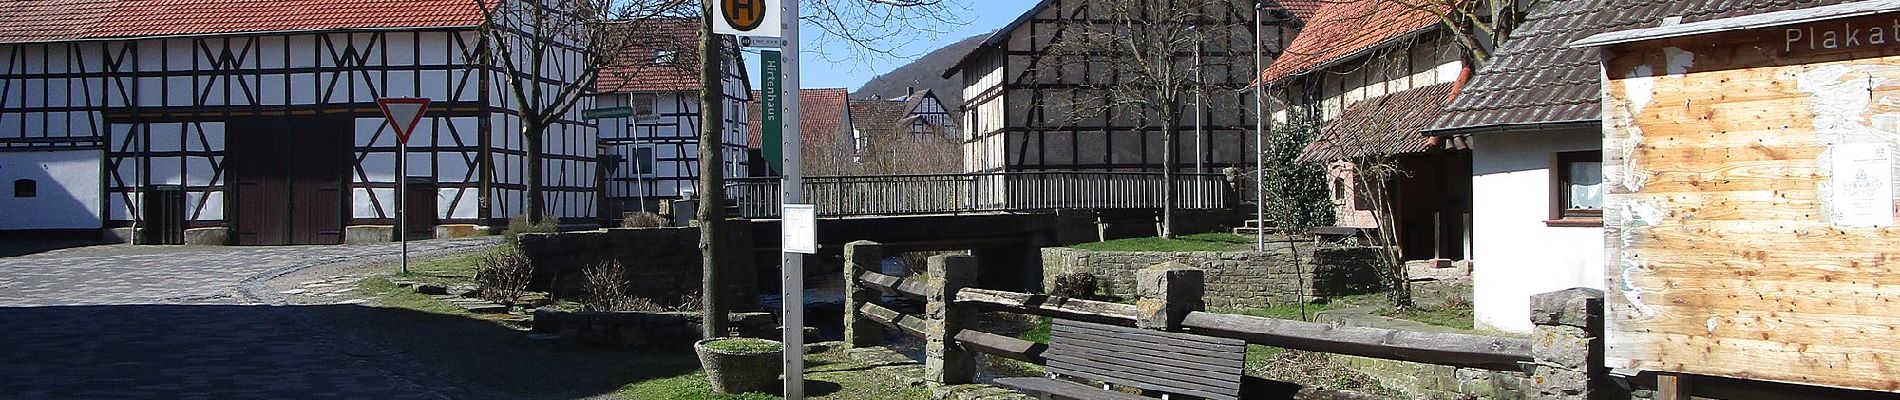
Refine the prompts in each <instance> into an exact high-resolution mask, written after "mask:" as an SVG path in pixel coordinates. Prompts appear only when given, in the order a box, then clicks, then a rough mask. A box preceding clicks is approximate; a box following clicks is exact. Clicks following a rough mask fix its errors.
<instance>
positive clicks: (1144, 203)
mask: <svg viewBox="0 0 1900 400" xmlns="http://www.w3.org/2000/svg"><path fill="white" fill-rule="evenodd" d="M1177 177H1178V179H1177V180H1176V181H1175V185H1174V188H1175V190H1176V193H1177V194H1178V196H1177V198H1176V199H1175V205H1176V206H1177V207H1178V208H1181V209H1218V208H1226V207H1228V202H1229V201H1230V195H1229V194H1230V191H1231V189H1230V188H1229V185H1228V183H1227V179H1226V177H1225V176H1223V175H1220V174H1179V175H1178V176H1177ZM727 182H728V183H727V189H726V191H727V195H728V196H731V197H732V198H733V199H735V200H737V201H738V203H739V213H740V215H742V216H744V217H746V218H774V217H777V216H778V214H779V209H780V206H781V201H780V198H779V180H778V178H777V177H758V178H734V179H730V180H728V181H727ZM1164 187H1165V185H1163V183H1162V180H1161V173H1158V172H1068V171H1038V172H1000V173H980V174H933V175H870V176H813V177H806V178H805V202H807V203H810V204H814V205H817V207H818V214H819V215H821V216H830V217H838V216H862V215H905V214H943V213H958V212H978V211H1039V210H1054V209H1065V208H1084V209H1141V208H1161V205H1162V196H1163V192H1162V190H1163V188H1164Z"/></svg>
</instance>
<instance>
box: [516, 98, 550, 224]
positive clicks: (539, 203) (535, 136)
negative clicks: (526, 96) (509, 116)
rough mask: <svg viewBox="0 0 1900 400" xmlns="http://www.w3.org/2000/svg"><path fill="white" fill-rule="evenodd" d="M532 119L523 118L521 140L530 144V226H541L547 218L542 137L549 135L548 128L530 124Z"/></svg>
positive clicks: (528, 213) (528, 204) (528, 210)
mask: <svg viewBox="0 0 1900 400" xmlns="http://www.w3.org/2000/svg"><path fill="white" fill-rule="evenodd" d="M530 119H532V118H525V117H524V118H522V119H521V120H522V122H521V138H522V139H523V140H526V141H527V142H528V159H527V161H526V162H527V163H528V193H527V196H528V201H527V203H526V205H525V207H527V209H526V210H523V211H525V212H527V215H528V224H529V225H534V224H540V223H541V220H543V219H545V218H546V213H547V206H546V205H545V204H543V203H544V202H545V199H544V196H543V195H542V187H541V186H542V183H541V181H542V179H541V151H542V149H541V148H542V144H541V137H542V135H543V134H545V133H547V130H548V128H547V126H545V125H541V124H539V123H534V122H529V120H530Z"/></svg>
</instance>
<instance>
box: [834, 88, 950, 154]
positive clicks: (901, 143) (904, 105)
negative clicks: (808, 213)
mask: <svg viewBox="0 0 1900 400" xmlns="http://www.w3.org/2000/svg"><path fill="white" fill-rule="evenodd" d="M851 121H852V129H851V133H852V138H853V149H854V150H855V151H856V153H855V157H854V160H855V161H856V167H857V170H858V172H857V174H859V175H865V174H945V173H956V172H961V170H962V164H961V162H962V156H961V155H962V141H961V138H960V135H958V133H957V130H956V125H954V124H953V123H954V120H953V119H952V118H951V117H950V113H949V111H948V110H945V109H944V107H943V103H942V102H941V101H939V100H938V99H937V96H936V94H934V93H932V92H931V91H930V90H929V89H925V90H919V91H914V92H911V94H909V95H906V96H904V97H900V98H895V99H852V100H851Z"/></svg>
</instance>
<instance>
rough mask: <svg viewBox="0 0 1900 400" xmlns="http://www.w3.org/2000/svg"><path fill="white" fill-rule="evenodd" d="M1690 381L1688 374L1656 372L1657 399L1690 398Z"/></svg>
mask: <svg viewBox="0 0 1900 400" xmlns="http://www.w3.org/2000/svg"><path fill="white" fill-rule="evenodd" d="M1689 382H1690V380H1689V376H1688V375H1680V374H1674V373H1667V372H1665V373H1658V374H1656V400H1689V393H1691V392H1692V390H1690V389H1689V387H1690V384H1689Z"/></svg>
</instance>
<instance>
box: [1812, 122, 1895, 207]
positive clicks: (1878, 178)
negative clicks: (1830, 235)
mask: <svg viewBox="0 0 1900 400" xmlns="http://www.w3.org/2000/svg"><path fill="white" fill-rule="evenodd" d="M1892 147H1893V146H1892V145H1889V144H1886V143H1846V144H1839V145H1835V146H1834V149H1833V152H1832V153H1833V157H1832V158H1833V163H1832V164H1833V165H1830V166H1831V167H1833V176H1832V177H1831V178H1829V182H1828V184H1829V186H1830V188H1829V189H1830V190H1829V193H1828V197H1829V200H1831V204H1832V205H1833V211H1834V212H1833V213H1832V215H1831V217H1832V220H1833V221H1832V222H1833V223H1834V225H1835V226H1851V227H1885V226H1893V200H1894V198H1893V149H1892Z"/></svg>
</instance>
